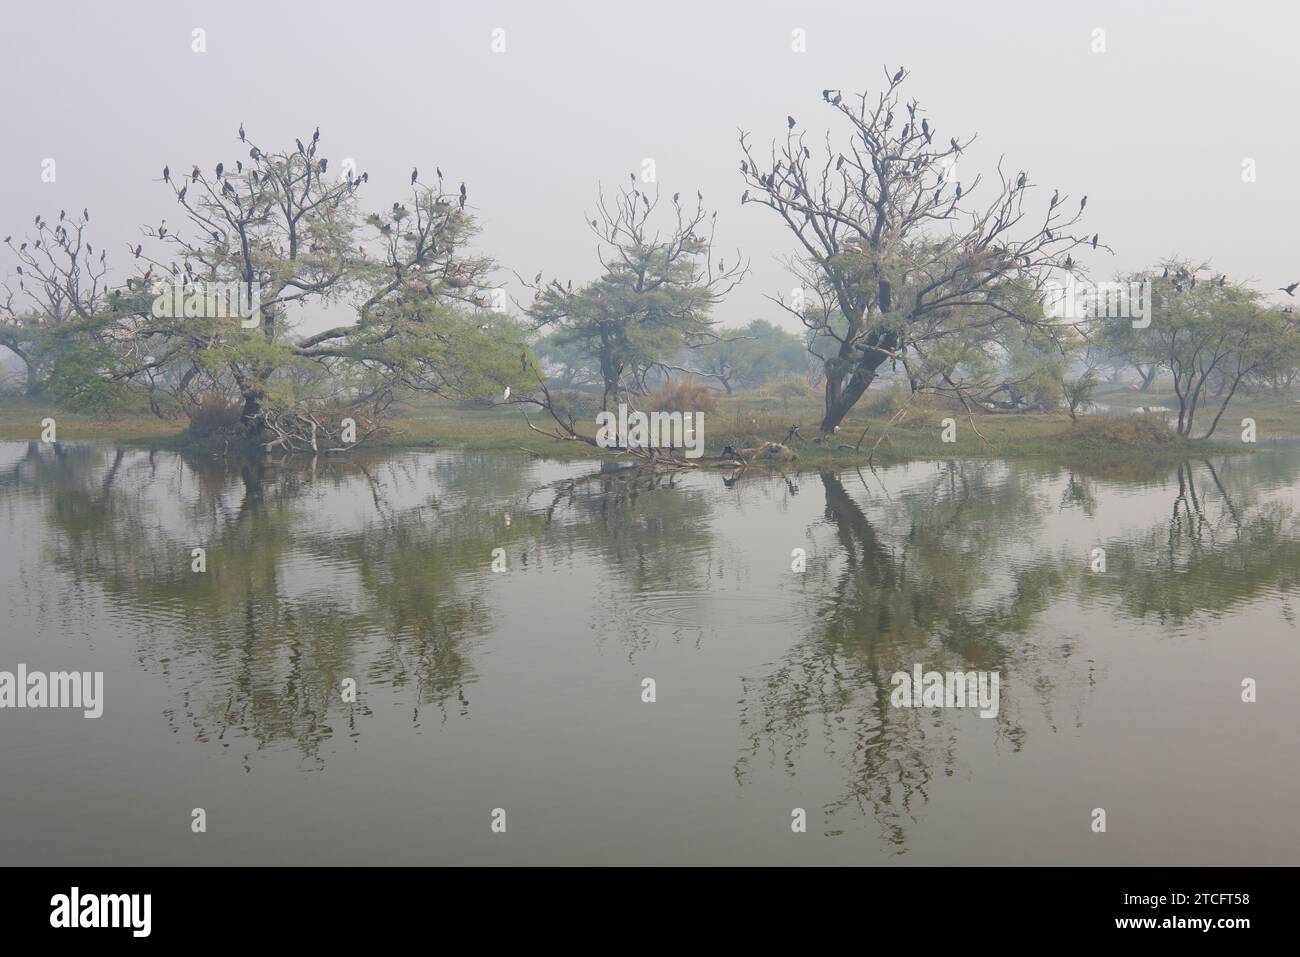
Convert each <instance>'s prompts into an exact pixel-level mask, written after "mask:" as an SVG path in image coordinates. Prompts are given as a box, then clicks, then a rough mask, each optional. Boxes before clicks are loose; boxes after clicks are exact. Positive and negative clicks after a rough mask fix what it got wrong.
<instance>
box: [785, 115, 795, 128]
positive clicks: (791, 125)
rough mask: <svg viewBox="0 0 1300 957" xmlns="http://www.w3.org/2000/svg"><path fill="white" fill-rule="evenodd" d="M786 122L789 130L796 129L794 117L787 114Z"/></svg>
mask: <svg viewBox="0 0 1300 957" xmlns="http://www.w3.org/2000/svg"><path fill="white" fill-rule="evenodd" d="M785 122H786V126H787V128H789V129H794V117H793V116H790V115H788V114H787V115H786V118H785Z"/></svg>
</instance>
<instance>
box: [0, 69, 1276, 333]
mask: <svg viewBox="0 0 1300 957" xmlns="http://www.w3.org/2000/svg"><path fill="white" fill-rule="evenodd" d="M905 76H906V70H905V69H904V68H903V67H900V68H899V69H898V71H897V72H896V73H895V74H894V75H893V77H892V79H891V86H897V85H898V83H900V82H901V81H902V80H903V78H904V77H905ZM822 99H823V100H825V101H826V102H827V103H830V104H831V105H832V106H836V107H838V106H839V105H840V103H841V102H843V96H842V94H841V91H839V90H832V89H825V90H822ZM906 107H907V111H908V116H909V120H908V122H907V123H906V124H904V126H903V129H902V136H903V138H904V139H905V140H906V139H908V138H910V137H911V136H912V135H913V134H914V133H915V131H916V129H917V126H916V103H915V101H912V102H910V103H907V104H906ZM893 116H894V114H893V112H892V111H889V112H888V113H887V115H886V117H885V121H884V128H885V129H886V130H888V129H889V128H890V126H891V125H892V124H893ZM797 125H798V123H797V121H796V120H795V118H794V117H793V116H790V115H788V114H787V116H786V128H787V129H788V130H793V129H794V128H795V127H796V126H797ZM920 132H921V135H922V136H923V137H924V138H925V141H926V143H930V142H932V141H933V139H934V131H933V130H932V129H931V128H930V122H929V120H928V119H926V118H924V117H922V119H921V124H920ZM239 141H240V142H241V143H246V142H247V134H246V133H245V130H244V124H243V123H240V124H239ZM948 142H949V145H950V146H951V148H952V151H953V152H954V153H960V152H961V151H962V147H961V144H960V143H958V142H957V139H956V138H955V137H953V138H951V139H949V141H948ZM294 143H295V145H296V146H297V148H298V153H299V154H301V155H302V156H303V157H304V158H305V159H306V160H307V161H308V163H309V164H310V162H311V160H312V159H313V158H314V157H315V155H316V148H317V146H318V145H319V143H320V127H319V126H317V127H316V129H315V131H314V132H313V133H312V137H311V145H310V146H307V145H306V144H304V143H303V141H302V140H301V139H297V138H295V140H294ZM802 150H803V153H804V156H805V157H806V158H807V157H810V156H811V153H810V151H809V150H808V147H806V146H804V147H802ZM248 155H249V157H250V158H251V159H252V160H253V161H254V162H260V161H261V160H262V158H263V156H264V154H263V153H262V151H261V150H259V149H258V148H257V147H256V146H253V147H252V148H251V149H250V150H249V153H248ZM917 161H918V162H919V158H918V160H917ZM844 163H845V158H844V156H843V155H841V156H839V157H838V159H837V161H836V164H835V168H836V170H842V168H843V166H844ZM328 165H329V160H328V159H324V158H322V159H321V160H320V161H319V163H318V164H317V165H316V169H317V170H318V171H319V173H320V174H321V175H324V173H325V171H326V169H327V168H328ZM779 166H780V164H779V163H778V169H779ZM740 169H741V172H742V173H743V174H745V175H748V174H749V173H750V169H749V164H748V162H746V161H742V162H741V164H740ZM235 171H236V173H237V174H239V175H243V173H244V164H243V161H242V160H241V161H236V163H235ZM215 172H216V178H217V181H218V182H220V183H221V184H222V185H221V194H222V195H223V196H226V195H228V196H230V197H231V198H232V199H234V201H235V202H236V203H238V201H239V197H238V193H237V191H236V190H235V188H234V186H233V185H231V182H230V180H229V178H228V177H226V167H225V164H224V163H217V165H216V169H215ZM435 172H436V175H437V177H438V184H439V189H440V190H441V185H442V181H443V175H442V169H441V168H439V167H435ZM248 175H249V178H250V179H251V181H252V182H253V183H254V184H256V183H258V181H259V176H258V172H257V170H255V169H250V170H249V173H248ZM201 176H202V171H201V170H200V169H199V167H198V165H197V164H196V165H195V166H193V168H192V169H191V171H190V174H189V182H188V183H182V185H181V187H180V189H179V190H177V193H176V196H177V200H178V201H179V202H180V203H182V204H184V203H185V199H186V194H187V192H188V190H189V187H190V185H191V184H193V183H196V182H198V181H199V179H200V177H201ZM162 178H163V182H164V183H168V184H172V185H173V186H174V184H173V183H172V172H171V167H170V166H166V165H165V166H163V170H162ZM419 178H420V170H419V168H418V167H413V168H412V169H411V185H412V186H415V185H417V183H418V182H419ZM632 180H633V182H634V183H635V181H636V174H632ZM369 181H370V174H369V173H368V172H362V173H361V174H360V175H358V176H356V177H349V179H348V185H349V187H351V188H352V189H353V190H355V189H356V188H357V187H359V186H361V185H362V184H363V183H368V182H369ZM758 181H759V184H760V185H761V186H763V187H764V188H766V189H771V188H772V186H773V185H774V184H775V182H776V176H775V173H773V174H767V173H760V174H759V175H758ZM1027 184H1028V174H1026V173H1025V172H1023V171H1022V172H1021V173H1020V174H1019V176H1017V178H1016V185H1015V189H1016V190H1017V191H1018V190H1022V189H1024V188H1025V186H1026V185H1027ZM939 189H940V190H942V184H941V185H940V187H939ZM468 196H469V194H468V192H467V190H466V188H465V184H464V183H461V184H460V190H459V203H460V208H461V209H464V208H465V204H466V202H467V200H468ZM679 196H680V194H679V193H674V194H673V202H674V203H677V202H678V198H679ZM961 197H962V185H961V183H957V184H956V198H957V199H958V200H960V199H961ZM642 199H645V201H646V206H647V207H649V200H648V199H646V198H645V197H644V196H643V197H642ZM701 199H703V197H702V196H701ZM740 201H741V203H742V204H744V203H748V202H749V190H745V191H744V192H743V193H742V194H741V197H740ZM1059 203H1060V191H1059V190H1055V191H1053V193H1052V198H1051V200H1050V202H1049V205H1048V208H1049V209H1055V208H1056V206H1057V205H1058V204H1059ZM1087 205H1088V197H1087V196H1084V197H1083V199H1081V200H1080V201H1079V211H1080V212H1082V211H1083V209H1084V208H1085V207H1086V206H1087ZM715 215H716V213H715ZM66 217H67V212H66V210H60V211H59V223H58V224H56V226H55V228H54V230H53V233H54V237H55V241H56V242H58V243H59V244H60V245H62V246H67V245H68V231H67V229H66V227H64V226H63V225H62V223H63V220H64V219H66ZM82 220H83V225H84V224H85V223H88V222H90V210H89V209H83V210H82ZM34 225H35V226H36V227H37V229H38V230H42V229H45V228H46V227H48V225H49V224H48V223H47V222H44V221H43V220H42V219H41V217H40V215H39V214H38V215H37V216H36V218H35V220H34ZM596 225H597V224H596V222H595V221H594V220H593V221H592V226H593V227H595V226H596ZM166 232H167V227H166V220H163V225H161V226H160V227H159V229H158V236H159V238H162V237H164V236H165V235H166ZM1044 233H1045V235H1046V238H1047V239H1049V240H1050V239H1052V238H1053V236H1052V232H1051V230H1050V229H1044ZM212 236H213V239H214V240H216V241H220V234H219V233H217V232H214V233H213V234H212ZM4 243H5V245H7V246H10V247H11V248H12V246H13V237H12V236H6V237H5V238H4ZM1097 243H1098V234H1097V233H1093V235H1092V239H1091V242H1090V245H1091V246H1092V248H1093V249H1096V248H1097ZM41 245H42V240H40V239H38V240H36V241H35V246H34V248H36V249H40V248H41ZM27 247H28V243H27V242H23V243H22V244H21V245H20V246H19V247H18V252H19V253H20V254H21V253H25V252H26V251H27ZM128 248H129V249H130V251H131V254H132V256H133V257H134V258H136V259H139V258H140V256H141V255H142V254H143V251H144V246H143V244H141V243H137V244H136V245H135V247H134V248H131V247H128ZM86 250H87V254H88V255H93V254H94V246H93V245H91V244H90V243H89V242H87V244H86ZM105 255H106V254H105V252H104V251H103V250H101V251H100V255H99V261H100V263H103V262H104V261H105ZM1064 266H1065V268H1066V269H1067V270H1069V269H1072V268H1073V266H1074V260H1073V258H1072V257H1071V256H1069V255H1067V256H1066V259H1065V263H1064ZM18 275H19V276H20V279H19V285H20V287H22V288H24V289H25V288H26V287H25V286H23V280H22V278H21V277H22V276H23V269H22V267H21V266H19V267H18ZM147 278H148V275H147V274H146V280H147ZM1162 278H1164V279H1168V278H1169V270H1168V269H1167V268H1166V269H1165V271H1164V275H1163V276H1162ZM1226 282H1227V277H1226V276H1224V275H1219V276H1217V277H1215V278H1214V279H1213V280H1211V283H1213V284H1215V285H1218V286H1223V285H1225V284H1226ZM131 285H133V283H132V282H131V281H130V280H128V288H129V287H130V286H131ZM1173 286H1174V290H1175V291H1176V292H1182V291H1183V289H1184V287H1185V288H1188V289H1193V288H1195V286H1196V276H1195V275H1193V274H1191V273H1189V272H1188V271H1187V270H1185V269H1178V270H1177V271H1176V273H1175V276H1174V280H1173ZM1297 289H1300V281H1297V282H1293V283H1290V284H1288V285H1286V286H1280V287H1279V288H1278V291H1279V292H1284V293H1286V295H1287V296H1288V297H1291V298H1294V297H1295V292H1296V290H1297ZM1283 311H1284V312H1290V311H1291V308H1290V307H1287V308H1286V309H1284V310H1283ZM485 328H486V327H485Z"/></svg>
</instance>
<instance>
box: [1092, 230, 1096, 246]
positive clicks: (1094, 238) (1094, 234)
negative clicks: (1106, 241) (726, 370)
mask: <svg viewBox="0 0 1300 957" xmlns="http://www.w3.org/2000/svg"><path fill="white" fill-rule="evenodd" d="M1092 248H1093V249H1096V248H1097V233H1093V234H1092Z"/></svg>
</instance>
